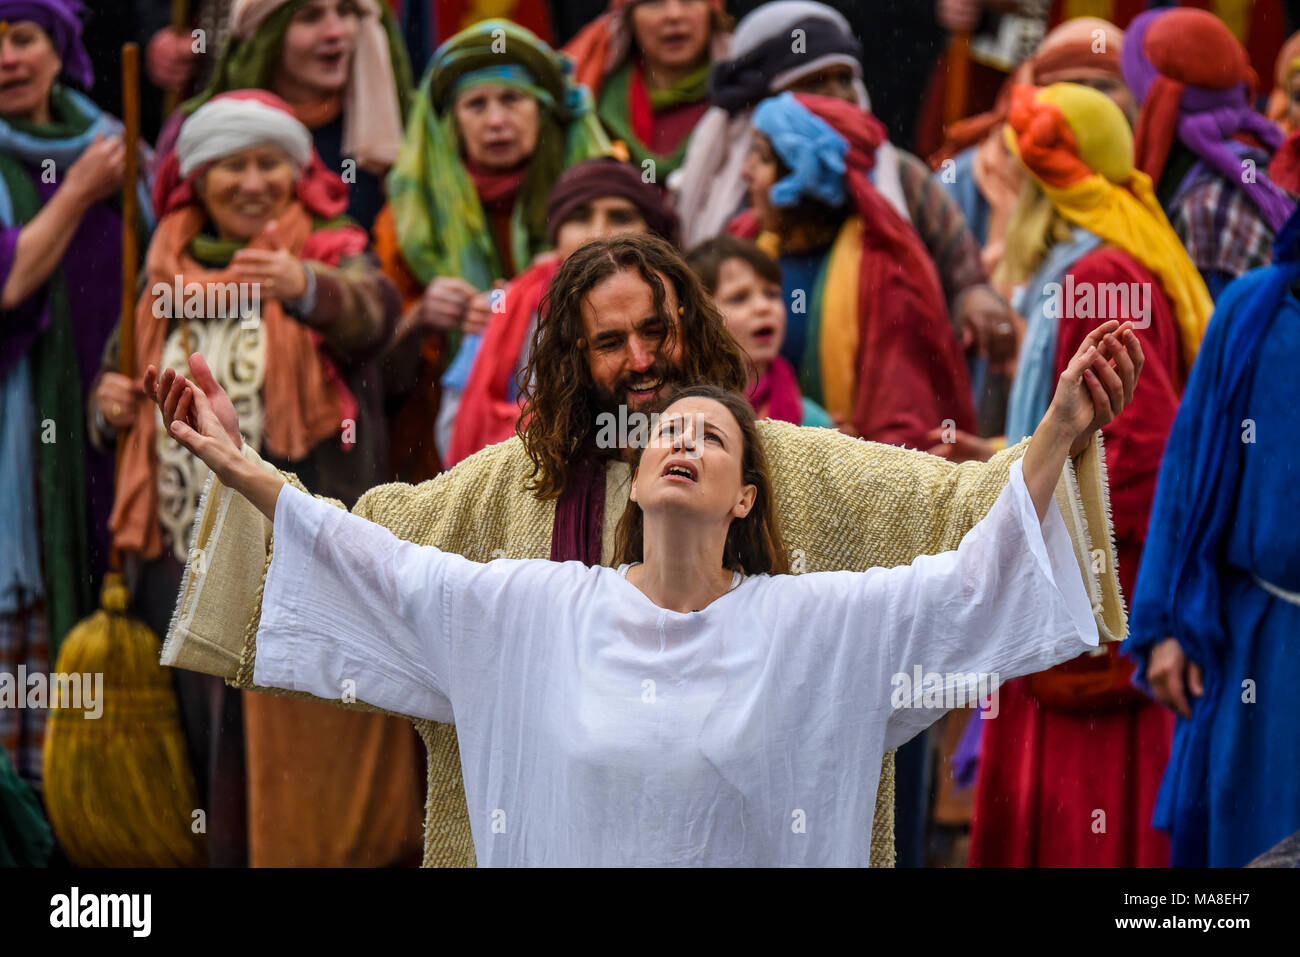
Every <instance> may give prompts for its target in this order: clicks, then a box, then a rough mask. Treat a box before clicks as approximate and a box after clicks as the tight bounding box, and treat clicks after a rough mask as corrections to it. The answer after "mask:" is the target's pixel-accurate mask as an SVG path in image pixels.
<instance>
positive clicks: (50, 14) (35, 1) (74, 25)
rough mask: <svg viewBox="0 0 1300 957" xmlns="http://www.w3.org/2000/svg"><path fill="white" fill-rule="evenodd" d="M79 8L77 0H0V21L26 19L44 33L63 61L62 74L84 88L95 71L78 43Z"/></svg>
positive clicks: (79, 2)
mask: <svg viewBox="0 0 1300 957" xmlns="http://www.w3.org/2000/svg"><path fill="white" fill-rule="evenodd" d="M83 9H84V8H83V7H82V5H81V0H0V20H5V21H8V22H10V23H14V22H17V21H19V20H30V21H31V22H32V23H35V24H36V25H37V26H39V27H40V28H41V29H42V30H44V31H45V32H46V33H48V34H49V35H50V39H51V40H52V41H53V42H54V49H55V50H56V51H57V52H58V54H59V59H61V60H62V61H63V73H64V75H65V76H67V77H68V78H69V79H71V80H73V81H74V82H75V83H77V84H78V85H80V86H81V87H82V89H86V90H88V89H90V87H91V85H92V84H93V83H94V82H95V71H94V68H93V67H92V66H91V65H90V56H89V55H88V54H87V53H86V48H85V47H84V46H83V45H82V43H81V28H82V24H81V19H80V17H81V13H82V10H83Z"/></svg>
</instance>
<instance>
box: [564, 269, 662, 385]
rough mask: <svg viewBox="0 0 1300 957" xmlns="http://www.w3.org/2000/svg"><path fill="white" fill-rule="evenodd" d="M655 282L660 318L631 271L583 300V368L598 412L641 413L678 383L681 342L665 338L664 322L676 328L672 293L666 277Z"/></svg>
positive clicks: (644, 284)
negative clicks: (660, 288)
mask: <svg viewBox="0 0 1300 957" xmlns="http://www.w3.org/2000/svg"><path fill="white" fill-rule="evenodd" d="M659 278H660V280H661V281H662V282H663V284H664V312H665V314H666V315H665V316H661V315H659V313H658V312H657V311H656V310H655V301H654V290H652V289H651V288H650V284H649V283H647V282H646V281H645V280H644V279H642V278H641V274H640V273H638V272H637V271H636V270H634V269H625V270H621V271H619V272H616V273H614V274H613V275H611V276H608V277H607V278H605V279H603V280H601V281H600V282H599V283H597V284H596V285H595V286H593V287H592V288H591V291H590V292H589V293H587V295H586V296H584V297H583V300H582V328H583V335H584V338H585V340H586V349H587V368H588V369H589V370H590V372H591V379H592V382H593V383H595V389H596V397H597V402H596V405H597V406H598V408H599V409H601V410H602V411H614V410H616V409H617V407H618V406H620V405H626V406H627V407H628V410H629V411H640V410H643V409H645V408H646V407H647V406H648V405H650V404H651V403H653V402H654V401H656V400H657V399H658V398H659V396H660V395H663V394H665V393H666V391H667V390H668V388H669V387H671V386H672V385H674V384H676V383H677V381H678V380H679V379H680V377H681V355H682V353H681V336H680V334H679V335H675V336H669V335H668V322H669V321H672V322H677V316H678V302H677V292H676V290H675V289H674V288H673V285H672V283H671V282H669V281H668V279H667V278H666V277H664V276H662V275H661V276H660V277H659Z"/></svg>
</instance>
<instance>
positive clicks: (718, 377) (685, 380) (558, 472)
mask: <svg viewBox="0 0 1300 957" xmlns="http://www.w3.org/2000/svg"><path fill="white" fill-rule="evenodd" d="M624 271H633V272H636V273H637V274H638V275H639V276H640V277H641V278H642V279H643V280H645V282H646V284H647V285H648V286H649V287H650V289H651V291H652V292H653V294H654V306H655V312H656V314H657V315H658V316H659V319H660V320H661V322H662V323H663V326H664V328H665V330H666V333H665V335H666V338H665V341H664V344H663V345H662V346H661V350H664V351H671V346H672V344H673V342H674V341H677V342H678V343H679V344H680V346H681V360H680V362H679V364H678V368H677V369H675V370H674V373H675V375H676V377H677V378H676V381H675V382H673V383H671V384H675V385H690V384H694V383H700V382H711V383H714V384H716V385H720V386H722V387H723V388H727V389H743V388H744V387H745V382H746V372H745V357H744V354H743V353H742V352H741V351H740V347H739V346H738V345H736V340H735V339H733V338H732V337H731V333H729V332H728V331H727V328H726V325H725V324H724V323H723V321H722V315H721V314H720V313H719V312H718V310H717V307H715V306H714V305H713V297H711V296H710V295H709V294H708V293H707V292H705V291H704V287H703V286H701V285H700V281H699V279H697V278H696V276H695V273H693V272H691V269H690V267H689V266H687V265H686V263H685V262H684V261H683V260H682V257H681V255H680V254H679V253H678V252H677V250H676V248H674V247H673V246H672V245H671V244H669V243H667V242H665V241H664V240H662V239H660V238H659V237H658V236H651V235H630V236H616V237H614V238H612V239H601V240H596V241H595V242H591V243H588V244H587V245H585V246H583V247H581V248H580V249H578V251H577V252H575V253H573V255H571V256H570V257H569V258H568V259H566V260H565V261H564V264H563V265H561V266H560V269H559V271H558V272H556V274H555V278H554V279H552V280H551V286H550V289H549V290H548V291H547V293H546V296H545V298H543V300H542V304H541V307H540V308H539V310H538V314H539V315H540V316H541V317H542V318H541V319H540V320H539V321H538V323H537V330H536V332H535V333H534V334H533V342H532V348H531V350H530V351H529V354H528V363H527V365H526V366H525V368H524V369H523V370H522V371H521V372H520V374H519V377H518V380H517V382H518V385H519V392H520V395H522V396H523V397H524V406H523V412H522V414H521V415H520V417H519V422H518V424H517V425H516V432H518V434H519V437H520V438H521V439H522V440H523V443H524V449H525V451H527V453H528V457H529V459H530V460H531V461H532V470H531V471H530V472H529V475H528V484H527V487H528V489H529V490H530V491H532V492H535V493H536V495H537V496H538V497H539V498H557V497H559V495H560V494H561V493H562V492H563V491H564V489H565V488H566V487H567V486H568V484H569V474H570V471H571V470H572V468H573V466H574V465H575V464H576V463H578V462H581V461H583V460H584V459H586V458H589V457H591V456H592V454H593V452H594V450H595V444H596V443H595V436H596V431H597V422H596V416H597V413H598V412H599V411H600V410H599V409H597V408H596V403H595V400H594V397H595V383H594V382H593V381H592V378H591V370H590V369H589V368H588V365H587V349H585V348H584V347H583V341H584V340H585V330H584V328H583V323H582V301H583V299H585V298H586V296H587V294H588V293H589V292H591V290H592V289H593V288H594V287H595V286H596V285H597V284H599V283H601V282H603V281H604V280H606V279H608V278H609V277H610V276H613V275H615V274H617V273H620V272H624ZM664 280H667V281H668V282H670V283H672V286H673V290H674V291H675V293H676V295H677V304H678V305H679V306H680V308H681V314H680V315H676V316H670V315H669V314H668V308H667V304H666V299H667V291H666V289H665V286H664ZM525 423H526V424H527V425H526V427H525Z"/></svg>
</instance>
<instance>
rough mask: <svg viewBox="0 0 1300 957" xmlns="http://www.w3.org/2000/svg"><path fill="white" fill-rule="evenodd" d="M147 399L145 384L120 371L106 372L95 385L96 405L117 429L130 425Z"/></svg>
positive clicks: (105, 418) (106, 420) (108, 421)
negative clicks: (141, 404)
mask: <svg viewBox="0 0 1300 957" xmlns="http://www.w3.org/2000/svg"><path fill="white" fill-rule="evenodd" d="M147 400H148V397H147V396H146V395H145V391H144V388H143V386H141V384H140V383H139V382H137V381H136V380H135V379H132V378H129V377H127V376H124V375H122V374H121V373H120V372H105V373H104V374H103V375H101V376H100V377H99V384H98V385H97V386H96V387H95V405H96V407H97V408H98V409H99V414H100V415H102V416H103V417H104V421H105V422H107V423H108V424H109V425H111V426H112V427H113V428H115V429H125V428H126V427H127V426H129V425H130V424H131V423H132V421H134V419H135V414H136V412H137V410H138V409H139V406H140V403H141V402H145V401H147Z"/></svg>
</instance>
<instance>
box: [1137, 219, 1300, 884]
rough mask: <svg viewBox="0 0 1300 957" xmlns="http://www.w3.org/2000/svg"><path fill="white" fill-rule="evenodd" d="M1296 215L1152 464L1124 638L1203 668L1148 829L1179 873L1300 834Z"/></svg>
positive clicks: (1215, 321) (1212, 334)
mask: <svg viewBox="0 0 1300 957" xmlns="http://www.w3.org/2000/svg"><path fill="white" fill-rule="evenodd" d="M1298 234H1300V216H1297V215H1293V216H1292V218H1291V221H1290V222H1289V223H1288V224H1287V226H1286V227H1284V229H1283V230H1282V232H1281V233H1280V234H1279V236H1278V243H1277V247H1276V254H1277V260H1278V261H1277V262H1276V263H1275V265H1273V266H1269V267H1265V268H1262V269H1257V270H1253V271H1251V272H1249V273H1246V274H1245V275H1244V276H1242V277H1241V278H1240V279H1238V280H1237V281H1236V282H1234V283H1232V284H1231V285H1230V286H1229V287H1228V288H1227V289H1226V290H1225V292H1224V294H1223V296H1222V298H1221V299H1220V300H1219V303H1218V305H1217V307H1216V309H1215V313H1214V316H1213V318H1212V319H1211V321H1210V326H1209V331H1208V333H1207V335H1206V338H1205V341H1204V343H1203V344H1202V347H1201V351H1200V354H1199V355H1198V356H1197V360H1196V364H1195V366H1194V367H1193V370H1192V375H1191V378H1190V381H1189V383H1188V386H1187V390H1186V392H1185V393H1184V395H1183V400H1182V405H1181V407H1180V410H1179V414H1178V418H1177V420H1176V422H1175V423H1174V428H1173V432H1172V434H1171V436H1170V440H1169V444H1168V446H1167V448H1166V451H1165V458H1164V461H1163V464H1162V466H1161V471H1160V480H1159V485H1158V487H1157V491H1156V500H1155V506H1154V509H1153V511H1152V515H1151V523H1150V527H1149V537H1148V540H1147V544H1146V548H1145V551H1144V553H1143V558H1142V564H1141V567H1140V570H1139V573H1138V579H1137V587H1136V594H1135V596H1134V601H1133V614H1132V618H1131V621H1130V638H1129V639H1128V641H1127V642H1126V643H1125V645H1124V650H1125V651H1130V652H1133V653H1135V654H1136V655H1137V656H1139V659H1140V660H1141V661H1142V667H1141V668H1140V670H1139V673H1138V675H1137V676H1136V677H1135V681H1136V682H1137V683H1139V684H1140V685H1142V686H1143V687H1145V686H1146V684H1145V678H1146V666H1145V658H1146V655H1147V654H1148V653H1149V651H1150V649H1151V647H1152V646H1153V645H1154V644H1156V643H1158V642H1159V641H1161V640H1163V639H1164V638H1165V637H1167V636H1173V637H1176V638H1177V639H1178V640H1179V643H1180V644H1181V645H1182V647H1183V649H1184V652H1185V653H1186V654H1187V656H1188V658H1189V659H1191V660H1194V661H1196V662H1197V663H1199V664H1200V665H1201V666H1202V667H1203V668H1204V669H1205V695H1204V696H1203V697H1201V698H1199V699H1198V698H1193V697H1192V696H1191V694H1190V692H1189V693H1188V700H1189V703H1190V704H1191V707H1192V714H1193V716H1192V718H1191V720H1185V719H1183V718H1181V717H1180V718H1179V719H1178V722H1177V725H1176V728H1175V731H1174V742H1173V750H1172V753H1171V756H1170V760H1169V765H1168V767H1167V768H1166V771H1165V777H1164V780H1163V782H1162V784H1161V789H1160V794H1159V797H1158V798H1157V801H1156V808H1155V813H1154V822H1153V823H1154V824H1155V826H1156V827H1159V828H1161V829H1162V830H1166V831H1168V832H1169V834H1170V837H1171V850H1172V858H1171V863H1172V864H1173V865H1174V866H1175V867H1204V866H1207V865H1208V866H1223V867H1240V866H1242V865H1244V864H1246V863H1247V862H1249V861H1250V860H1251V859H1252V858H1254V857H1256V856H1257V855H1259V854H1261V853H1263V852H1264V851H1266V850H1268V849H1269V848H1270V847H1272V846H1273V845H1274V844H1276V843H1277V842H1278V841H1280V840H1282V839H1283V838H1285V837H1286V836H1287V835H1288V834H1291V833H1293V832H1294V831H1296V830H1298V829H1300V694H1298V693H1297V688H1300V605H1297V604H1294V603H1292V602H1291V601H1288V600H1285V599H1283V598H1279V597H1276V596H1275V595H1274V594H1272V593H1270V592H1269V591H1267V590H1266V589H1265V588H1264V587H1263V586H1262V585H1260V584H1259V583H1258V581H1257V578H1258V579H1263V580H1265V581H1266V582H1269V583H1271V584H1272V585H1274V586H1277V587H1278V588H1281V589H1285V590H1286V591H1289V592H1293V593H1300V534H1297V532H1296V528H1295V517H1296V516H1297V515H1300V447H1297V445H1296V442H1295V410H1296V409H1297V408H1300V375H1297V373H1296V364H1297V360H1300V302H1297V300H1296V298H1295V296H1294V295H1293V294H1292V293H1290V292H1289V291H1288V289H1289V287H1292V286H1293V284H1295V283H1297V281H1298V280H1300V241H1298Z"/></svg>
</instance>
